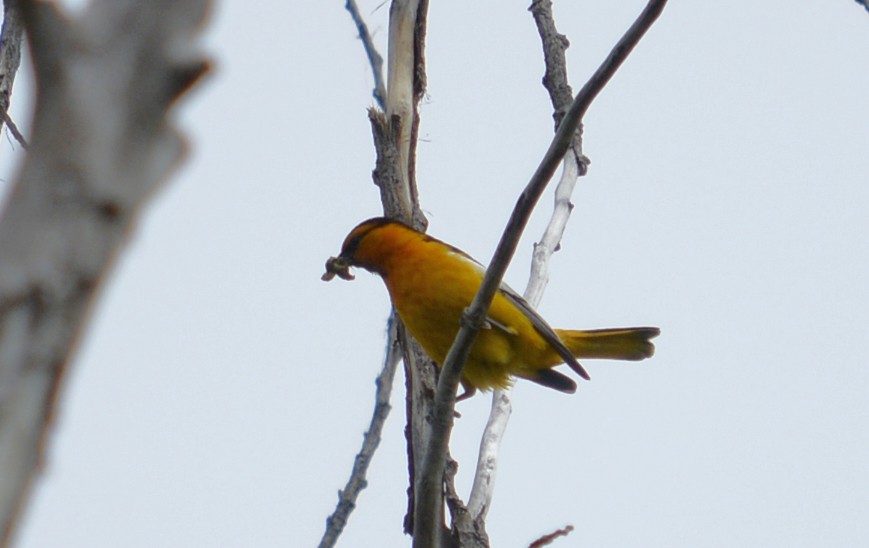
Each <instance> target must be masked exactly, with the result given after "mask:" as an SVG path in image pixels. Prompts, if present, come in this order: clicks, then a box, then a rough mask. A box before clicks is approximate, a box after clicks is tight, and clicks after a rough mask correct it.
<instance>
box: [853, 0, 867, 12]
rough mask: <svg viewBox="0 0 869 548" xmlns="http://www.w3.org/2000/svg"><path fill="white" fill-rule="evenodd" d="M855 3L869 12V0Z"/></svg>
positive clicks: (857, 0) (856, 0) (860, 0)
mask: <svg viewBox="0 0 869 548" xmlns="http://www.w3.org/2000/svg"><path fill="white" fill-rule="evenodd" d="M854 1H855V2H857V3H858V4H860V5H861V6H863V8H865V9H866V11H867V12H869V0H854Z"/></svg>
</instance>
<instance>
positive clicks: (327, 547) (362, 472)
mask: <svg viewBox="0 0 869 548" xmlns="http://www.w3.org/2000/svg"><path fill="white" fill-rule="evenodd" d="M397 325H398V322H397V318H396V317H395V313H394V312H393V315H392V316H390V318H389V324H388V327H389V328H388V332H387V347H386V356H385V357H384V358H383V370H382V371H381V372H380V375H378V376H377V379H376V380H375V381H374V382H375V384H376V385H377V390H376V391H375V396H374V401H375V403H374V413H373V414H372V416H371V424H370V425H369V426H368V431H367V432H365V436H364V437H363V439H362V448H361V449H360V450H359V453H358V454H357V455H356V459H355V460H354V461H353V472H352V473H351V474H350V479H348V480H347V485H346V486H345V487H344V489H342V490H341V491H339V492H338V506H337V507H336V508H335V511H334V512H333V513H332V515H331V516H329V517H328V518H326V532H325V533H324V534H323V538H322V539H321V540H320V544H319V546H320V548H331V547H332V546H335V543H336V542H338V537H339V536H341V532H342V531H344V526H345V525H347V519H348V518H349V517H350V513H351V512H353V509H354V508H356V499H357V498H358V497H359V493H360V492H362V490H363V489H365V488H366V487H367V486H368V480H367V479H366V474H367V473H368V465H370V464H371V459H372V458H373V457H374V452H375V451H376V450H377V446H378V445H380V439H381V434H382V432H383V425H384V424H385V423H386V418H387V417H388V416H389V411H390V410H391V409H392V407H391V406H390V405H389V398H390V395H391V394H392V384H393V382H392V381H393V378H394V377H395V369H396V366H397V365H398V362H399V361H400V360H401V348H400V347H399V345H398V333H397V331H398V327H397Z"/></svg>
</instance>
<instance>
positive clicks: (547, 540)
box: [528, 525, 573, 548]
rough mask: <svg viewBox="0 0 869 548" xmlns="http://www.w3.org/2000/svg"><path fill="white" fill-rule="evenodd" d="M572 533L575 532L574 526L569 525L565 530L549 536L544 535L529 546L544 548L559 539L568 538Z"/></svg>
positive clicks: (556, 531)
mask: <svg viewBox="0 0 869 548" xmlns="http://www.w3.org/2000/svg"><path fill="white" fill-rule="evenodd" d="M571 532H573V525H568V526H567V527H565V528H564V529H557V530H555V531H553V532H551V533H549V534H548V535H543V536H542V537H540V538H539V539H537V540H535V541H534V542H532V543H531V544H529V545H528V548H542V547H543V546H549V545H550V544H552V543H553V542H555V539H557V538H559V537H566V536H567V535H569V534H570V533H571Z"/></svg>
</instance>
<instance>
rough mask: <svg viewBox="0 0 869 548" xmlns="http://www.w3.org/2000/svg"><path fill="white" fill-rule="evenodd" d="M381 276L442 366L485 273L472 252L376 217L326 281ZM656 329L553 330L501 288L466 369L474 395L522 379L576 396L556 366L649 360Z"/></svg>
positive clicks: (354, 236) (330, 267)
mask: <svg viewBox="0 0 869 548" xmlns="http://www.w3.org/2000/svg"><path fill="white" fill-rule="evenodd" d="M351 266H355V267H362V268H364V269H366V270H369V271H371V272H374V273H375V274H379V275H380V277H381V278H383V281H384V283H385V284H386V289H387V290H388V291H389V296H390V297H391V298H392V304H393V305H394V306H395V310H396V311H397V312H398V315H399V317H400V318H401V320H402V321H403V322H404V324H405V325H406V326H407V329H408V330H409V331H410V333H411V334H412V335H413V336H414V338H415V339H416V340H417V341H419V343H420V344H421V345H422V347H423V348H424V349H425V351H426V352H427V353H428V354H429V356H431V357H432V359H433V360H434V361H436V362H437V363H438V364H442V363H443V362H444V359H445V358H446V355H447V352H448V351H449V349H450V346H451V345H452V343H453V339H455V337H456V333H458V330H459V327H460V326H459V321H460V319H461V315H462V313H463V311H464V310H465V308H467V307H468V306H469V305H470V304H471V301H472V300H473V298H474V295H476V293H477V290H478V289H479V287H480V284H481V283H482V281H483V276H484V275H485V272H486V270H485V268H484V267H483V266H482V265H481V264H480V263H478V262H477V261H475V260H474V259H472V258H471V257H470V256H468V255H467V254H466V253H464V252H463V251H461V250H460V249H457V248H455V247H453V246H451V245H449V244H446V243H444V242H442V241H440V240H437V239H435V238H432V237H431V236H429V235H427V234H424V233H422V232H419V231H417V230H415V229H413V228H411V227H409V226H407V225H405V224H403V223H401V222H398V221H395V220H391V219H386V218H383V217H377V218H374V219H369V220H367V221H365V222H363V223H361V224H359V225H358V226H357V227H356V228H354V229H353V230H351V231H350V234H348V235H347V238H346V239H345V240H344V244H343V245H342V246H341V254H340V255H339V256H338V257H332V258H330V259H329V260H328V261H327V262H326V273H325V274H323V280H325V281H329V280H331V279H332V278H334V277H335V276H336V275H338V276H339V277H341V278H343V279H345V280H352V279H353V275H352V274H350V272H349V267H351ZM659 333H660V330H659V329H658V328H656V327H627V328H616V329H595V330H589V331H581V330H565V329H553V328H551V327H550V326H549V324H548V323H546V320H544V319H543V318H542V317H541V316H540V314H538V313H537V312H536V311H535V310H534V309H533V308H531V306H530V305H529V304H528V303H527V302H526V301H525V300H524V299H523V298H522V297H521V296H519V295H518V294H517V293H516V292H515V291H513V290H512V289H510V288H509V287H507V285H506V284H502V285H501V287H500V289H499V290H498V292H497V293H495V298H494V300H493V301H492V306H491V308H490V309H489V312H488V315H487V318H486V321H485V323H484V325H483V328H482V329H481V330H480V333H479V335H478V336H477V339H476V341H475V342H474V345H473V346H472V347H471V351H470V354H469V356H468V361H467V362H466V363H465V368H464V370H463V371H462V385H463V386H464V388H465V393H464V394H462V395H461V396H460V398H467V397H469V396H471V395H473V393H474V392H475V391H476V389H480V390H489V389H491V388H504V387H506V386H508V385H509V384H510V383H511V377H520V378H523V379H528V380H530V381H533V382H536V383H538V384H541V385H543V386H547V387H549V388H554V389H555V390H560V391H562V392H566V393H569V394H572V393H574V392H575V391H576V383H575V382H573V380H572V379H570V377H567V376H566V375H563V374H562V373H559V372H557V371H554V370H553V369H552V368H553V367H554V366H556V365H559V364H561V363H566V364H567V365H568V366H570V368H571V369H573V370H574V371H576V373H578V374H579V375H580V376H581V377H583V378H585V379H589V378H590V377H589V376H588V373H587V372H586V371H585V369H584V368H583V367H582V366H581V365H580V364H579V362H578V361H577V360H576V358H608V359H615V360H642V359H644V358H648V357H650V356H652V354H653V353H654V351H655V346H654V345H653V344H652V343H651V342H650V339H652V338H654V337H656V336H657V335H658V334H659Z"/></svg>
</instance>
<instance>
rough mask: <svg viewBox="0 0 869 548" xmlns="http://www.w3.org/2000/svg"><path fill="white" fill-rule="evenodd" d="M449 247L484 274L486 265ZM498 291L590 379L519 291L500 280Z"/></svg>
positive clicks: (507, 328) (512, 332)
mask: <svg viewBox="0 0 869 548" xmlns="http://www.w3.org/2000/svg"><path fill="white" fill-rule="evenodd" d="M449 247H450V249H451V251H452V252H453V253H455V254H456V255H457V256H458V257H460V258H462V259H464V260H466V261H468V262H469V263H471V264H472V265H473V266H474V267H475V268H476V269H477V270H478V271H479V272H480V276H485V275H486V267H484V266H483V265H481V264H480V263H478V262H477V261H476V260H474V258H473V257H471V256H470V255H468V254H467V253H465V252H464V251H462V250H461V249H458V248H455V247H452V246H449ZM500 291H501V294H502V295H504V297H506V298H507V300H508V301H510V302H511V303H513V305H515V306H516V308H518V309H519V310H520V311H521V312H522V313H523V314H525V316H526V317H527V318H528V319H529V320H531V325H533V326H534V328H535V329H536V330H537V332H538V333H540V335H541V336H542V337H543V339H544V340H545V341H546V342H548V343H549V344H550V345H552V348H554V349H555V352H557V353H558V355H559V356H561V358H562V359H563V360H564V363H566V364H567V365H568V366H570V368H571V369H573V370H574V371H576V373H577V374H578V375H579V376H580V377H582V378H583V379H586V380H591V376H589V374H588V372H587V371H586V370H585V368H584V367H582V365H580V363H579V362H578V361H576V358H575V357H574V356H573V353H572V352H571V351H570V350H569V349H568V348H567V346H565V344H564V342H563V341H562V340H561V338H559V336H558V335H557V334H556V333H555V330H554V329H552V327H551V326H550V325H549V324H548V323H546V320H544V319H543V317H542V316H541V315H540V314H538V313H537V311H536V310H534V309H533V308H531V305H530V304H528V301H526V300H525V299H524V298H522V296H521V295H519V293H517V292H516V291H514V290H513V289H512V288H511V287H510V286H509V285H507V284H506V283H504V282H501V286H500ZM486 322H487V324H488V325H487V327H490V328H491V327H496V328H498V329H502V330H503V331H505V332H506V333H508V334H510V335H516V329H514V328H513V327H510V326H509V325H504V324H502V323H500V322H498V321H496V320H494V319H493V318H491V317H487V318H486Z"/></svg>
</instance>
